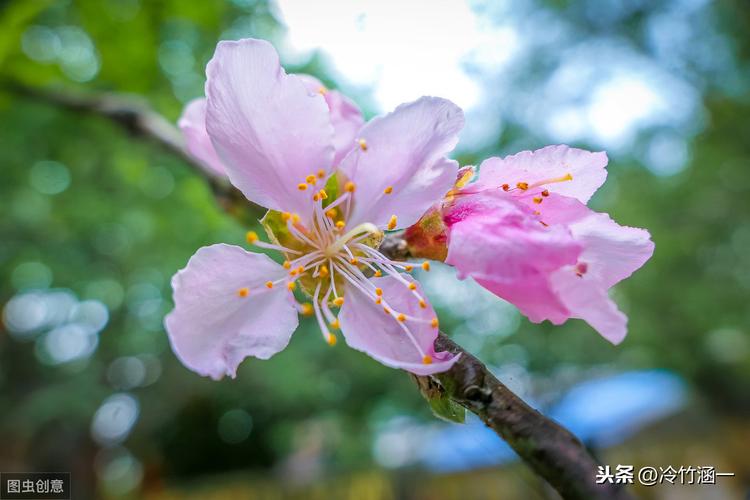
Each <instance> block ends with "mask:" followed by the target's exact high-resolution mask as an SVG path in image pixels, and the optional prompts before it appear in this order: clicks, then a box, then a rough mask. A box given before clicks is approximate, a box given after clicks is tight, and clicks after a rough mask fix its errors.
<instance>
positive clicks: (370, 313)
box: [339, 275, 458, 375]
mask: <svg viewBox="0 0 750 500" xmlns="http://www.w3.org/2000/svg"><path fill="white" fill-rule="evenodd" d="M404 278H405V279H406V280H407V281H409V282H410V283H412V282H414V280H413V278H412V277H411V276H407V275H404ZM370 281H371V282H372V284H373V285H374V286H375V287H379V288H381V289H382V290H383V302H384V303H385V304H388V305H389V306H390V307H391V308H393V309H395V310H397V313H403V314H406V315H407V316H412V317H416V318H419V319H420V320H422V321H423V322H416V321H413V320H410V319H407V320H406V322H405V323H404V324H405V325H406V326H408V327H409V329H410V330H411V332H412V335H413V337H414V338H415V340H416V343H417V345H419V347H420V349H417V347H416V346H415V344H414V342H413V341H412V340H410V338H409V336H408V334H407V333H406V332H405V331H404V330H403V328H402V325H401V324H400V323H399V322H398V321H397V320H396V318H394V316H393V315H389V314H386V313H385V312H384V311H383V305H377V304H375V301H374V300H373V299H372V298H371V297H368V296H367V295H365V294H364V293H363V292H362V291H360V290H358V289H357V288H355V287H353V286H351V285H349V286H348V287H347V289H346V292H345V293H346V301H345V302H344V305H343V307H342V308H341V313H340V314H339V321H340V323H341V333H342V334H343V335H344V338H345V339H346V343H347V344H349V346H350V347H352V348H354V349H357V350H358V351H362V352H364V353H365V354H367V355H369V356H371V357H372V358H374V359H376V360H378V361H380V362H381V363H383V364H384V365H386V366H390V367H392V368H401V369H404V370H406V371H409V372H411V373H414V374H417V375H431V374H433V373H438V372H443V371H446V370H448V369H450V367H451V366H453V363H455V362H456V361H457V360H458V356H454V355H452V354H450V353H448V352H435V339H436V338H437V336H438V329H437V328H434V327H432V326H431V325H430V321H431V320H432V318H434V317H435V311H434V310H433V309H432V306H431V305H429V304H427V308H425V309H422V308H421V307H419V301H418V299H417V298H416V297H415V296H414V295H413V293H412V291H411V290H409V288H408V287H407V285H405V284H404V283H402V282H400V281H399V280H397V279H396V278H393V277H390V276H389V277H384V278H372V279H371V280H370ZM416 291H417V292H418V293H419V294H420V295H421V296H422V297H424V292H422V290H421V287H419V286H418V287H417V289H416ZM420 350H421V351H422V352H420ZM422 353H425V354H427V355H429V356H430V357H431V358H432V363H431V364H424V363H423V362H422V361H423V359H422Z"/></svg>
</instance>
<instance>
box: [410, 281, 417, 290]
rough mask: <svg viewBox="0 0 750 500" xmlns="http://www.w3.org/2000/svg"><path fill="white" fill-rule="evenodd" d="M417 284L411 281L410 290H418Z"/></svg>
mask: <svg viewBox="0 0 750 500" xmlns="http://www.w3.org/2000/svg"><path fill="white" fill-rule="evenodd" d="M416 289H417V284H416V283H409V290H416Z"/></svg>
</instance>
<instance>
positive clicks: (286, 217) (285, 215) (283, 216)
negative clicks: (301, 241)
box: [281, 212, 292, 222]
mask: <svg viewBox="0 0 750 500" xmlns="http://www.w3.org/2000/svg"><path fill="white" fill-rule="evenodd" d="M291 216H292V214H290V213H289V212H281V220H282V221H284V222H286V221H288V220H289V219H290V218H291Z"/></svg>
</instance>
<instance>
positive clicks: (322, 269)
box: [318, 264, 330, 278]
mask: <svg viewBox="0 0 750 500" xmlns="http://www.w3.org/2000/svg"><path fill="white" fill-rule="evenodd" d="M318 274H319V275H320V277H321V278H327V277H328V276H330V273H329V272H328V266H326V265H325V264H323V265H322V266H320V271H319V272H318Z"/></svg>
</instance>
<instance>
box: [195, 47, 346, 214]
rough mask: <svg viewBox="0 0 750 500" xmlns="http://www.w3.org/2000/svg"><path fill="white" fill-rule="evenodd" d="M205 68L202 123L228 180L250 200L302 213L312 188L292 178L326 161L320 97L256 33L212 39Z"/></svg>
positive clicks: (327, 126) (329, 157) (328, 128)
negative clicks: (212, 49)
mask: <svg viewBox="0 0 750 500" xmlns="http://www.w3.org/2000/svg"><path fill="white" fill-rule="evenodd" d="M206 73H207V75H208V81H207V82H206V95H207V96H208V113H207V116H206V127H207V129H208V134H209V135H210V136H211V140H212V141H213V144H214V146H215V147H216V150H217V152H218V154H219V157H220V158H221V159H222V160H223V161H224V165H225V167H226V170H227V174H228V175H229V179H230V181H232V184H234V185H235V186H236V187H237V188H239V189H240V190H241V191H242V192H243V193H244V194H245V196H247V198H248V199H249V200H250V201H253V202H255V203H258V204H260V205H263V206H265V207H267V208H272V209H275V210H283V211H290V212H297V213H299V214H300V216H302V217H303V218H307V217H309V214H310V213H311V211H312V195H311V194H310V190H309V189H308V190H305V191H301V190H299V189H298V187H297V186H298V185H299V184H301V183H304V182H305V178H306V177H307V176H308V175H310V174H315V173H317V172H318V171H319V170H322V171H323V172H324V173H325V174H328V173H329V172H330V171H331V170H332V168H333V155H334V149H333V144H332V141H333V126H332V125H331V119H330V117H329V113H328V106H327V105H326V102H325V99H323V97H322V96H321V95H319V94H315V95H311V94H310V93H309V92H308V91H307V89H306V88H305V85H304V83H303V82H302V80H301V79H300V78H299V77H297V76H294V75H287V74H286V73H285V72H284V70H283V69H282V68H281V66H280V65H279V57H278V54H277V53H276V51H275V50H274V48H273V47H272V46H271V44H269V43H268V42H265V41H263V40H254V39H246V40H240V41H236V42H235V41H231V42H227V41H224V42H220V43H219V45H218V47H217V48H216V53H215V54H214V57H213V59H211V61H210V62H209V63H208V67H207V69H206Z"/></svg>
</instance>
